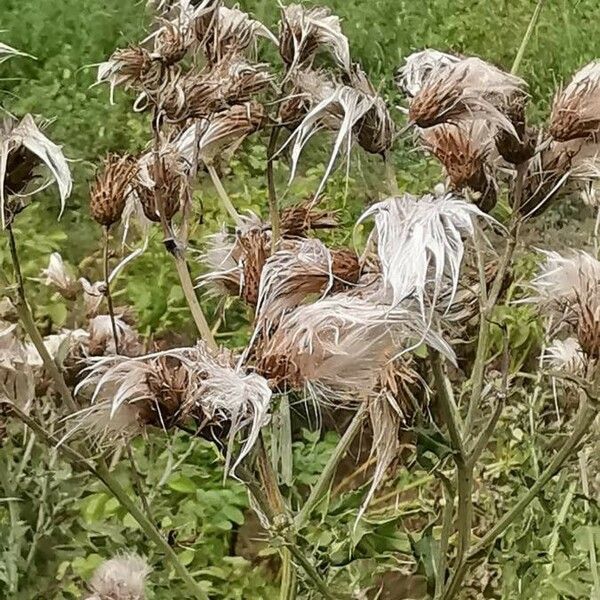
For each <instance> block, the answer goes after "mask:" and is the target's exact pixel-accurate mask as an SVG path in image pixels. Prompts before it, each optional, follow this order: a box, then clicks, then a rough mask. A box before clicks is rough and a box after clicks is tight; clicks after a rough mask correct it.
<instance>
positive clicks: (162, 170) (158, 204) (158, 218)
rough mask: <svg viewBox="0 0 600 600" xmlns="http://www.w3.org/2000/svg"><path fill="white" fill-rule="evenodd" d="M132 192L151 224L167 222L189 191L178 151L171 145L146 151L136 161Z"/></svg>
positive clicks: (170, 219) (175, 212)
mask: <svg viewBox="0 0 600 600" xmlns="http://www.w3.org/2000/svg"><path fill="white" fill-rule="evenodd" d="M138 166H139V171H138V176H137V178H136V180H135V182H134V189H135V194H136V196H137V198H138V200H139V202H140V204H141V206H142V209H143V212H144V215H145V217H146V218H147V219H149V220H150V221H152V222H154V223H161V222H162V220H163V219H164V220H165V222H166V223H170V222H171V221H172V219H173V217H174V216H175V215H176V214H177V211H178V210H179V208H180V206H181V205H182V204H183V203H184V202H185V199H186V198H187V194H189V191H190V190H189V182H188V178H187V175H186V173H185V172H184V166H183V164H182V162H181V160H180V157H179V155H178V154H177V152H174V151H173V149H172V148H171V147H168V146H167V147H165V148H163V149H162V150H161V151H159V153H158V155H157V154H156V153H155V152H149V153H147V154H145V155H144V156H142V157H141V158H140V160H139V161H138Z"/></svg>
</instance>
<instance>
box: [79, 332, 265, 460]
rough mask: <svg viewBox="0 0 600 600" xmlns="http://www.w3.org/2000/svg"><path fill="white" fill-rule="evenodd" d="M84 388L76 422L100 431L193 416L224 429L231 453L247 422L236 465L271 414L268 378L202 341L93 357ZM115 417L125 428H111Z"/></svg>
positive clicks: (131, 431) (201, 426) (165, 424)
mask: <svg viewBox="0 0 600 600" xmlns="http://www.w3.org/2000/svg"><path fill="white" fill-rule="evenodd" d="M85 389H91V390H93V392H92V397H91V403H92V405H91V407H90V408H89V409H85V410H84V411H82V413H81V414H80V415H79V419H80V422H79V424H78V425H77V427H76V428H77V429H83V430H84V431H85V429H86V427H93V431H92V432H91V433H95V434H99V435H107V434H110V435H111V436H118V435H126V436H128V435H132V434H135V433H136V432H137V431H138V430H139V428H140V426H142V425H144V424H151V425H156V426H159V427H163V428H167V427H171V426H173V425H174V424H175V423H178V422H179V423H183V422H185V420H187V419H193V420H195V422H196V423H197V425H198V428H199V429H200V430H202V429H204V428H206V427H208V428H209V429H210V428H212V430H213V432H214V431H216V430H217V429H218V428H220V429H222V430H224V431H227V432H228V454H230V453H231V445H232V443H233V438H234V436H236V435H237V434H238V433H240V432H241V431H242V430H245V429H246V428H247V427H248V426H249V427H250V429H249V431H248V434H247V436H246V439H245V440H244V443H243V444H242V447H241V449H240V452H239V454H238V457H237V459H236V462H235V464H234V468H235V466H236V465H237V464H238V463H239V461H240V460H242V459H243V457H244V456H245V455H246V454H247V453H248V452H249V451H250V449H251V447H252V446H253V445H254V443H255V441H256V439H257V437H258V434H259V432H260V429H261V428H262V427H263V426H264V425H266V423H267V422H268V420H269V409H270V401H271V390H270V389H269V387H268V385H267V382H266V381H265V380H264V379H263V378H262V377H260V376H259V375H255V374H252V373H246V372H244V371H243V370H242V369H241V368H240V367H239V366H237V365H236V360H235V357H234V356H233V355H232V354H231V353H230V352H229V351H227V350H220V351H218V352H217V353H212V352H211V351H209V350H208V349H207V348H206V346H205V345H204V344H203V343H199V344H198V345H197V346H195V347H192V348H175V349H172V350H166V351H164V352H157V353H154V354H148V355H145V356H140V357H137V358H126V357H123V356H114V357H102V358H98V359H95V360H94V361H93V362H92V365H91V366H90V367H89V368H88V369H87V376H86V377H85V379H84V380H83V381H82V382H81V384H80V385H79V386H78V388H77V390H76V391H77V392H79V391H81V390H85ZM166 391H168V393H166ZM174 399H177V402H173V400H174ZM115 417H116V421H115V423H116V424H118V425H122V424H123V423H125V424H126V427H125V429H124V430H121V431H119V430H118V429H116V428H115V426H114V424H113V423H112V420H113V419H114V418H115ZM123 417H124V418H123Z"/></svg>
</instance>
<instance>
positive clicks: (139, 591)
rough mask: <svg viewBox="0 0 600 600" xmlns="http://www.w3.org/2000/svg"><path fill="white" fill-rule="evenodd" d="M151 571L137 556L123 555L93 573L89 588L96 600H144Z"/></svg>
mask: <svg viewBox="0 0 600 600" xmlns="http://www.w3.org/2000/svg"><path fill="white" fill-rule="evenodd" d="M151 570H152V569H151V568H150V566H149V565H148V563H147V562H146V560H145V559H143V558H142V557H141V556H138V555H137V554H123V555H122V556H118V557H116V558H111V559H110V560H107V561H105V562H103V563H102V564H101V565H100V566H99V567H98V568H97V569H96V571H94V574H93V576H92V579H91V580H90V584H89V585H90V588H91V590H92V592H93V593H94V594H95V595H94V596H92V598H95V599H96V598H97V599H98V600H144V598H145V597H146V595H145V592H144V588H145V582H146V577H148V575H149V574H150V571H151Z"/></svg>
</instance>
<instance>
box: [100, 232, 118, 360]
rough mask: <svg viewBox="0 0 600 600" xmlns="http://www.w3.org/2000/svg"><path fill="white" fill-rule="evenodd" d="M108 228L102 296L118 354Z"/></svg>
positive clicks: (105, 238)
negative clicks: (104, 297)
mask: <svg viewBox="0 0 600 600" xmlns="http://www.w3.org/2000/svg"><path fill="white" fill-rule="evenodd" d="M108 230H109V228H108V227H104V252H103V257H102V258H103V260H102V266H103V272H104V295H105V296H106V304H107V305H108V314H109V316H110V325H111V327H112V334H113V339H114V340H115V354H119V334H118V333H117V322H116V320H115V308H114V305H113V300H112V294H111V293H110V281H109V278H110V271H109V268H108V246H109V241H110V240H109V235H108Z"/></svg>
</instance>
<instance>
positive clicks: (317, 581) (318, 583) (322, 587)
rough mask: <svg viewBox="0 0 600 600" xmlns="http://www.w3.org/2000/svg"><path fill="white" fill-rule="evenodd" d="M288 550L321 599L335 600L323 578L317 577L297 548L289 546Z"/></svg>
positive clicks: (312, 566) (310, 564) (311, 566)
mask: <svg viewBox="0 0 600 600" xmlns="http://www.w3.org/2000/svg"><path fill="white" fill-rule="evenodd" d="M289 550H290V552H291V553H292V556H293V557H294V558H295V559H296V561H297V562H298V564H299V565H300V566H301V567H302V570H303V571H304V572H305V573H306V575H307V576H308V578H309V579H310V580H311V581H312V583H313V585H314V586H315V588H316V589H317V590H318V591H319V592H321V595H322V597H323V598H326V599H327V600H335V598H336V596H334V595H333V594H332V593H331V592H330V591H329V588H328V587H327V584H326V583H325V581H324V580H323V578H322V577H321V576H320V575H319V573H318V571H317V570H316V569H315V567H314V565H313V564H312V563H311V562H310V561H309V560H308V559H307V558H306V556H304V554H302V552H301V551H300V549H299V548H298V546H296V545H293V544H290V545H289Z"/></svg>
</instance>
